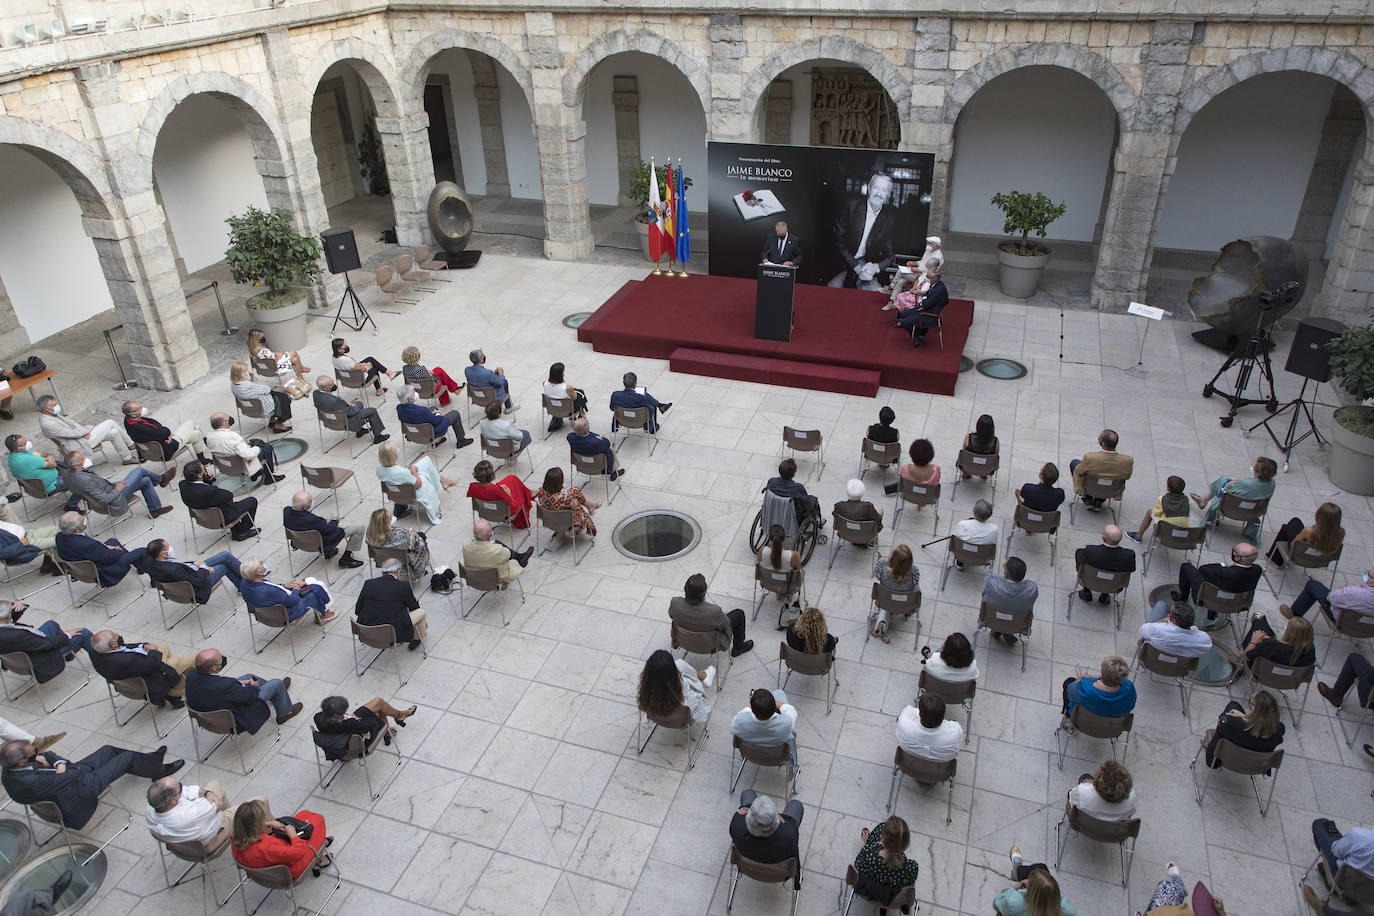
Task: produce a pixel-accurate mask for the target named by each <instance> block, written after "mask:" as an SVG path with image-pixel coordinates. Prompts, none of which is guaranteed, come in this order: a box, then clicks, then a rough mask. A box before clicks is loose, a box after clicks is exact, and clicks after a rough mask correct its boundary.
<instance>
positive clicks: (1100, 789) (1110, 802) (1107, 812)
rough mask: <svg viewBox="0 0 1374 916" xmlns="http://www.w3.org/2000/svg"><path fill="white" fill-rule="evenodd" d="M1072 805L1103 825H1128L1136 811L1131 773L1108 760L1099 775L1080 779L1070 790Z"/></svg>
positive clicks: (1103, 763)
mask: <svg viewBox="0 0 1374 916" xmlns="http://www.w3.org/2000/svg"><path fill="white" fill-rule="evenodd" d="M1069 804H1071V805H1073V806H1074V807H1075V808H1077V809H1078V810H1079V811H1081V812H1083V813H1084V814H1086V815H1088V816H1089V817H1095V818H1097V819H1098V820H1100V821H1129V820H1130V819H1131V818H1133V817H1135V811H1136V796H1135V787H1134V780H1132V779H1131V771H1130V770H1128V769H1126V768H1125V767H1124V766H1122V765H1121V764H1119V763H1117V762H1116V760H1115V759H1114V758H1111V757H1108V758H1107V759H1106V760H1104V761H1102V763H1101V764H1100V765H1099V766H1098V768H1097V772H1096V773H1093V774H1092V775H1088V774H1087V773H1084V774H1083V775H1082V776H1081V777H1079V780H1078V784H1077V785H1075V786H1074V787H1073V788H1072V789H1070V790H1069Z"/></svg>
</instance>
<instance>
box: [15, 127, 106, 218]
mask: <svg viewBox="0 0 1374 916" xmlns="http://www.w3.org/2000/svg"><path fill="white" fill-rule="evenodd" d="M0 144H3V145H7V146H15V147H18V148H20V149H22V150H24V151H25V152H26V153H31V154H33V155H34V156H36V157H38V159H39V160H41V161H42V162H43V163H44V164H45V165H47V166H48V167H49V168H51V169H52V170H53V171H54V172H56V173H57V174H58V176H59V177H60V178H61V179H62V180H63V181H64V182H65V183H66V185H67V187H69V188H71V190H72V194H74V195H75V196H76V201H77V203H78V204H80V205H81V215H82V216H84V217H86V219H87V220H94V221H99V222H100V223H108V222H109V220H110V219H111V218H112V214H111V211H110V207H109V204H108V203H107V198H108V196H109V186H108V185H107V184H106V182H105V174H104V169H103V168H102V166H101V164H100V160H99V159H97V158H96V156H95V155H94V154H93V153H91V151H90V150H88V149H86V147H85V146H83V145H82V144H81V143H80V142H78V141H77V140H75V139H73V138H72V137H71V136H69V135H67V134H64V133H62V132H61V131H60V130H55V129H54V128H51V127H44V126H42V125H39V124H34V123H32V122H29V121H24V120H22V119H20V118H15V117H10V116H8V115H5V116H0ZM87 225H88V232H89V231H90V227H92V226H93V224H92V223H89V222H88V224H87ZM92 237H93V238H94V237H97V236H92Z"/></svg>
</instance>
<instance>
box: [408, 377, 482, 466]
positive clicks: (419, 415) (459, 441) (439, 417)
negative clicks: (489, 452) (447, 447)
mask: <svg viewBox="0 0 1374 916" xmlns="http://www.w3.org/2000/svg"><path fill="white" fill-rule="evenodd" d="M396 400H397V401H399V402H400V403H398V404H397V405H396V416H397V418H398V419H400V421H401V422H402V423H410V424H412V425H415V426H422V425H424V424H426V423H428V424H429V425H430V426H432V427H434V441H432V442H431V443H430V445H432V446H440V445H443V444H444V443H445V442H446V441H448V436H447V435H446V433H448V431H449V428H450V427H452V428H453V430H454V437H455V439H454V443H453V450H454V451H455V452H456V451H457V450H458V449H460V448H467V447H468V446H469V445H471V444H472V439H470V438H468V435H467V434H466V433H465V432H463V415H462V414H461V413H459V412H458V411H457V410H450V411H449V412H448V413H446V414H438V413H435V412H434V411H432V410H430V409H429V408H428V407H426V406H425V405H423V404H421V403H420V392H419V391H418V390H416V388H415V386H414V385H402V386H401V387H400V389H399V390H398V391H397V392H396Z"/></svg>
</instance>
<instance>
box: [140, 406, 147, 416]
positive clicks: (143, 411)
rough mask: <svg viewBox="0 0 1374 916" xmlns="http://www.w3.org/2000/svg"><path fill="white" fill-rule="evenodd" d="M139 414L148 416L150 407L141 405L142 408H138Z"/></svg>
mask: <svg viewBox="0 0 1374 916" xmlns="http://www.w3.org/2000/svg"><path fill="white" fill-rule="evenodd" d="M138 415H139V416H140V417H146V416H148V408H146V407H140V408H139V409H138Z"/></svg>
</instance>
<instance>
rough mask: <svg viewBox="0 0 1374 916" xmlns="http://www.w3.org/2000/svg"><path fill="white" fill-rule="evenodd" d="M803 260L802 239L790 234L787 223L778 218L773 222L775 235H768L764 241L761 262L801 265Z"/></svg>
mask: <svg viewBox="0 0 1374 916" xmlns="http://www.w3.org/2000/svg"><path fill="white" fill-rule="evenodd" d="M801 262H802V247H801V240H799V239H798V238H797V237H796V236H795V235H789V234H788V232H787V223H785V222H784V221H782V220H778V221H777V222H776V223H774V224H773V235H770V236H768V237H767V238H766V239H764V241H763V254H761V255H759V263H761V264H782V265H783V266H785V267H800V266H801Z"/></svg>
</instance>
